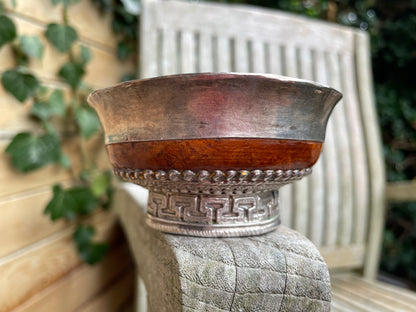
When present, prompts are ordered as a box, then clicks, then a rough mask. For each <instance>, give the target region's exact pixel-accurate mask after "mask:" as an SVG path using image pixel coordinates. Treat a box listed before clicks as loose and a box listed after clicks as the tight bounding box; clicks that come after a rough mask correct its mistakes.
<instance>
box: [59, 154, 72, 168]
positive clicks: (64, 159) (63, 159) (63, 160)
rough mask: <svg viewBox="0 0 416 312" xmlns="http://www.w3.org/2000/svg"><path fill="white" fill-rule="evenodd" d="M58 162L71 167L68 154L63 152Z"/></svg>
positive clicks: (65, 166)
mask: <svg viewBox="0 0 416 312" xmlns="http://www.w3.org/2000/svg"><path fill="white" fill-rule="evenodd" d="M59 163H60V164H61V166H62V167H64V168H69V167H71V158H69V157H68V155H65V154H64V153H61V157H60V158H59Z"/></svg>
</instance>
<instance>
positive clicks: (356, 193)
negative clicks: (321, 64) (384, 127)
mask: <svg viewBox="0 0 416 312" xmlns="http://www.w3.org/2000/svg"><path fill="white" fill-rule="evenodd" d="M341 73H342V76H343V77H342V84H343V87H342V89H343V90H344V99H345V104H346V105H345V106H344V108H345V117H346V120H347V126H348V132H349V140H350V155H351V163H352V179H353V190H352V193H351V195H350V196H352V197H353V216H352V217H353V220H352V221H353V231H352V242H353V243H364V242H366V236H367V227H368V214H369V209H368V207H369V202H368V193H369V190H368V185H369V181H368V168H367V156H366V154H365V153H366V150H365V144H364V133H363V126H362V125H363V124H364V123H366V121H365V120H362V119H361V114H360V106H359V105H360V104H359V101H358V97H357V96H358V91H357V89H356V83H355V70H354V56H353V55H352V54H351V53H344V54H342V55H341ZM363 104H364V103H363Z"/></svg>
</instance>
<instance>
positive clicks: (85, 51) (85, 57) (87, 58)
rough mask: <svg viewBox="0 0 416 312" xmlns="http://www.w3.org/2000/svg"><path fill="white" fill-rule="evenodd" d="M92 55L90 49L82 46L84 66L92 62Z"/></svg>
mask: <svg viewBox="0 0 416 312" xmlns="http://www.w3.org/2000/svg"><path fill="white" fill-rule="evenodd" d="M91 58H92V54H91V51H90V49H88V47H86V46H84V45H82V46H81V63H82V64H83V65H85V64H87V63H88V62H89V61H91Z"/></svg>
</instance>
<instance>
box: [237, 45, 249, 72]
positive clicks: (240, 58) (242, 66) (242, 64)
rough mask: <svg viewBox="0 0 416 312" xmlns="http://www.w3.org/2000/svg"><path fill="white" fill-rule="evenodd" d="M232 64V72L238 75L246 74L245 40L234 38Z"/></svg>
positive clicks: (247, 55)
mask: <svg viewBox="0 0 416 312" xmlns="http://www.w3.org/2000/svg"><path fill="white" fill-rule="evenodd" d="M233 50H234V51H233V52H234V62H233V63H234V64H233V71H236V72H239V73H248V72H250V70H249V67H250V66H249V63H250V62H249V53H248V52H249V51H248V43H247V40H246V39H245V38H242V37H236V38H235V40H234V49H233Z"/></svg>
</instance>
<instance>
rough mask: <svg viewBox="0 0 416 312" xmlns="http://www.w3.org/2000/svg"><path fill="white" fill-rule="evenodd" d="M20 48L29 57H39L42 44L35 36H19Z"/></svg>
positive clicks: (41, 52)
mask: <svg viewBox="0 0 416 312" xmlns="http://www.w3.org/2000/svg"><path fill="white" fill-rule="evenodd" d="M19 41H20V47H21V50H22V51H23V52H24V53H25V54H26V55H27V56H29V57H34V58H37V59H41V58H42V55H43V44H42V42H41V41H40V39H39V38H38V37H36V36H31V37H30V36H21V37H20V38H19Z"/></svg>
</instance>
